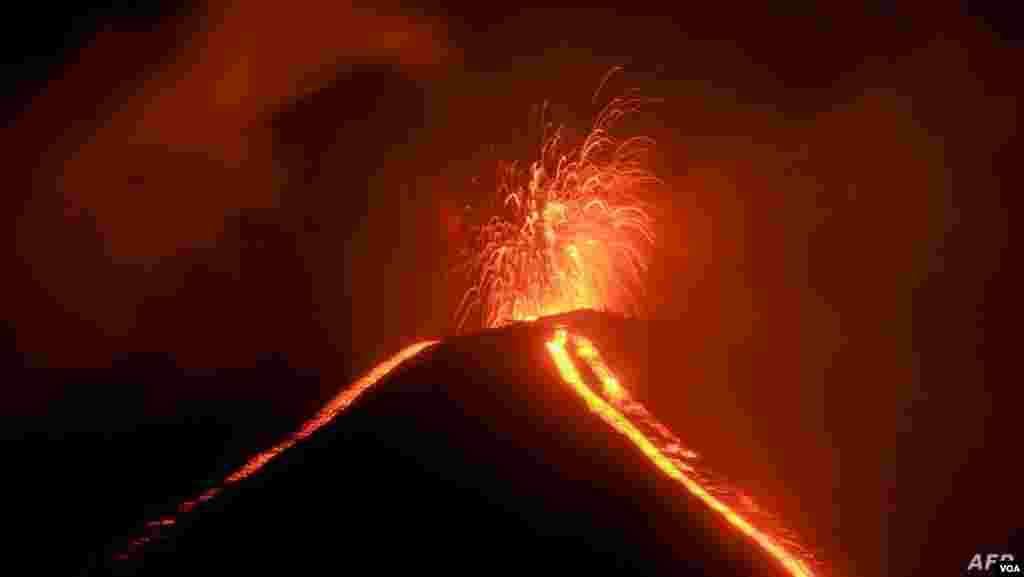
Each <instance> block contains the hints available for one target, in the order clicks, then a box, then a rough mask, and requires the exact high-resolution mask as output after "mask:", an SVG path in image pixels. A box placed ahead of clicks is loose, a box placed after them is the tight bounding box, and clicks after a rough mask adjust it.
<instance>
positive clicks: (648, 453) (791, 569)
mask: <svg viewBox="0 0 1024 577" xmlns="http://www.w3.org/2000/svg"><path fill="white" fill-rule="evenodd" d="M570 338H571V341H572V342H573V344H574V345H575V356H577V357H578V358H580V359H582V360H583V361H584V362H585V363H586V364H587V365H589V367H590V370H591V371H592V372H593V374H594V375H595V377H596V378H597V380H598V381H599V384H600V385H601V389H600V390H601V393H602V394H603V396H602V394H599V393H597V392H595V390H594V389H593V388H592V387H591V386H590V385H588V384H587V382H586V380H585V379H584V376H583V374H582V373H581V372H580V370H579V369H578V368H577V367H576V364H575V363H574V362H573V360H572V356H573V355H572V354H571V352H570V350H568V349H567V348H566V345H567V344H568V342H569V341H570ZM545 344H546V346H547V349H548V352H549V354H550V356H551V359H552V361H553V362H554V364H555V366H556V367H557V369H558V372H559V374H560V375H561V377H562V379H563V380H564V381H565V382H566V383H567V384H568V385H570V386H571V387H572V388H573V389H574V390H575V392H576V393H577V394H578V395H579V396H580V397H582V398H583V400H584V401H585V402H586V404H587V407H588V408H589V409H590V410H591V411H592V412H594V413H596V414H597V415H598V416H599V417H600V418H601V419H602V420H603V421H605V423H607V424H608V425H609V426H611V427H612V428H613V429H615V430H616V431H617V432H619V433H620V434H622V435H624V436H626V437H627V438H628V439H629V440H630V442H632V443H633V444H634V445H635V446H636V447H637V448H638V449H639V450H640V451H641V452H642V453H643V454H644V456H645V457H647V459H648V460H649V461H650V463H651V464H652V465H653V466H654V467H656V468H657V469H659V470H660V471H661V472H662V473H664V474H666V475H668V476H669V477H670V478H672V479H673V480H675V481H676V482H678V483H680V484H681V485H683V486H684V487H685V488H686V490H687V491H688V492H689V493H690V494H691V495H693V496H694V497H696V498H697V499H699V500H700V501H701V502H702V503H704V505H706V506H707V507H709V508H710V509H712V510H713V511H715V512H716V513H717V514H719V515H721V516H722V517H723V518H724V519H725V520H726V521H727V522H728V523H729V525H730V526H732V527H733V528H734V529H735V530H737V531H739V532H740V533H742V534H743V535H745V536H746V537H748V538H749V539H751V540H752V541H754V542H755V543H756V544H757V545H758V546H759V547H760V548H761V549H763V550H764V551H765V552H766V553H768V554H769V555H770V556H771V557H772V558H773V559H775V560H776V561H778V562H779V563H780V564H781V565H782V566H783V567H784V568H785V570H786V572H787V573H788V574H789V575H792V576H793V577H813V576H814V575H815V572H813V571H812V570H811V568H810V563H811V562H812V561H811V559H810V556H809V555H807V554H805V553H803V552H802V551H801V550H800V549H799V547H796V546H791V547H790V548H787V547H786V546H785V545H783V543H782V541H783V539H781V538H779V537H775V536H773V535H770V534H769V533H768V532H767V531H766V530H765V529H762V528H759V527H757V526H755V525H754V524H753V522H752V521H751V520H750V519H748V518H747V517H745V516H744V515H742V514H741V513H739V512H738V511H737V510H736V509H734V508H733V507H731V506H730V505H729V504H727V503H726V502H725V501H724V500H723V499H722V498H721V497H719V496H716V495H715V494H713V492H712V490H710V488H709V487H707V486H705V485H704V484H703V483H702V482H701V476H700V475H699V473H698V471H697V470H696V469H695V467H694V466H693V465H691V464H690V463H687V462H686V460H684V459H695V458H696V457H697V455H696V453H694V452H692V451H690V450H688V449H684V448H682V446H681V444H680V443H679V442H678V439H676V437H675V436H674V435H673V434H672V432H671V431H669V430H668V429H667V428H666V427H664V426H663V425H661V424H660V423H658V422H657V421H656V420H655V419H654V418H653V416H651V415H650V413H648V412H647V410H646V409H645V408H644V407H643V406H642V405H641V404H640V403H638V402H636V401H633V400H631V399H630V397H629V395H628V393H627V392H626V391H625V390H624V389H623V388H622V387H621V386H620V385H619V382H618V380H617V379H616V378H615V376H614V375H613V374H612V373H611V371H610V370H609V368H608V367H607V366H606V365H605V363H604V361H603V360H602V358H601V355H600V353H599V352H598V350H597V347H596V346H595V345H594V343H593V342H591V341H590V340H589V339H587V338H586V337H583V336H580V335H576V334H572V335H570V333H569V332H568V331H567V330H566V329H564V328H560V329H557V330H556V331H555V334H554V335H553V336H552V337H551V338H550V339H549V340H548V341H547V342H546V343H545ZM627 415H629V416H628V417H627ZM630 417H632V418H630ZM645 429H646V430H645ZM787 541H788V540H787Z"/></svg>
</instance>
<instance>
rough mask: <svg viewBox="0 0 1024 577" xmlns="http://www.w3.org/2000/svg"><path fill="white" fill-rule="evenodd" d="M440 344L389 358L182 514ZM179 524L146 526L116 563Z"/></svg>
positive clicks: (181, 510) (163, 521)
mask: <svg viewBox="0 0 1024 577" xmlns="http://www.w3.org/2000/svg"><path fill="white" fill-rule="evenodd" d="M437 342H438V341H431V340H427V341H420V342H418V343H415V344H412V345H409V346H408V347H405V348H404V349H402V350H401V351H399V352H398V353H397V354H395V355H394V356H392V357H391V358H389V359H388V360H386V361H384V362H382V363H380V364H379V365H377V366H375V367H374V368H373V369H372V370H371V371H370V372H369V373H367V374H365V375H363V377H362V378H360V379H359V380H357V381H356V382H354V383H352V386H350V387H348V388H347V389H345V390H344V391H342V392H341V393H339V394H338V395H337V396H335V397H334V398H333V399H331V400H330V401H328V403H327V404H326V405H324V407H323V408H322V409H320V410H319V411H317V413H316V415H314V416H313V417H312V418H310V419H309V420H307V421H306V422H305V423H303V425H302V427H301V428H300V429H299V430H298V431H296V432H295V433H293V434H292V435H291V436H290V437H288V438H287V439H285V440H284V441H281V442H280V443H278V444H276V445H274V446H273V447H270V448H269V449H267V450H265V451H261V452H260V453H258V454H257V455H256V456H255V457H253V458H252V459H250V460H249V461H248V462H247V463H246V464H245V465H243V466H242V467H241V468H239V469H238V470H237V471H235V472H234V473H232V474H230V475H228V476H227V477H226V478H225V479H224V481H223V482H222V483H221V485H220V486H219V487H211V488H209V489H207V490H206V491H204V492H203V493H202V494H201V495H199V496H198V497H196V498H195V499H189V500H188V501H185V502H184V503H182V504H181V505H179V506H178V511H177V512H178V514H185V513H189V512H191V511H192V510H193V509H195V507H196V506H197V505H198V504H199V503H202V502H205V501H209V500H210V499H213V498H214V497H216V496H217V495H218V494H220V492H221V491H223V490H224V488H225V487H227V486H230V485H233V484H235V483H238V482H239V481H242V480H243V479H246V478H248V477H251V476H252V475H254V474H256V472H257V471H259V470H260V469H262V468H263V467H264V466H265V465H266V464H267V463H269V462H270V461H271V460H273V459H274V458H275V457H277V456H278V455H280V454H281V453H283V452H284V451H286V450H288V449H290V448H291V447H293V446H295V445H296V444H297V443H299V442H300V441H302V440H303V439H305V438H306V437H309V436H310V435H312V434H313V433H314V432H316V431H317V430H318V429H320V428H321V427H323V426H324V425H326V424H327V423H329V422H331V421H332V420H333V419H334V418H335V417H337V416H338V414H339V413H341V412H342V411H344V410H345V409H346V408H348V406H349V405H351V404H352V402H353V401H355V400H356V399H357V398H359V396H360V395H362V394H363V393H364V392H366V390H367V389H369V388H370V387H371V386H373V384H374V383H376V382H377V381H379V380H381V379H382V378H384V377H385V376H386V375H387V374H388V373H390V372H391V371H393V370H394V369H395V367H397V366H398V365H400V364H402V363H404V362H405V361H407V360H409V359H411V358H413V357H415V356H416V355H418V354H420V353H421V352H422V351H423V350H424V349H426V348H428V347H430V346H432V345H434V344H437ZM175 523H176V519H175V517H174V516H173V515H169V516H165V517H162V518H160V519H157V520H154V521H149V522H147V523H146V528H147V530H148V534H146V535H144V536H142V537H137V538H135V539H132V540H131V542H130V543H129V547H128V549H127V550H126V551H119V552H117V553H115V554H114V558H115V559H116V560H125V559H128V558H130V557H131V556H132V554H133V553H135V552H137V551H138V550H139V549H140V548H141V547H143V546H144V545H146V544H147V543H148V542H150V541H152V540H153V539H155V538H158V537H159V533H158V530H159V528H160V527H167V526H172V525H174V524H175Z"/></svg>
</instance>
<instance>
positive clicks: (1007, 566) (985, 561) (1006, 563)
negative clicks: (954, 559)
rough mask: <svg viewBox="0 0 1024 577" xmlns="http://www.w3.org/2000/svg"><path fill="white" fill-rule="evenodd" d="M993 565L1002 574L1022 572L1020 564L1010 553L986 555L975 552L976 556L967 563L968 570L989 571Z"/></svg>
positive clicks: (1018, 573)
mask: <svg viewBox="0 0 1024 577" xmlns="http://www.w3.org/2000/svg"><path fill="white" fill-rule="evenodd" d="M993 565H995V566H996V567H997V568H998V569H999V573H1000V574H1016V575H1020V574H1021V570H1020V564H1018V563H1017V561H1016V560H1015V559H1014V558H1013V555H1011V554H1010V553H988V554H986V555H982V554H981V553H975V555H974V557H971V562H970V564H968V565H967V570H968V571H988V570H989V569H991V568H992V566H993Z"/></svg>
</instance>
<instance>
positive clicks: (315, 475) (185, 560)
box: [85, 313, 790, 576]
mask: <svg viewBox="0 0 1024 577" xmlns="http://www.w3.org/2000/svg"><path fill="white" fill-rule="evenodd" d="M638 322H639V321H629V320H624V319H617V318H611V317H607V316H605V315H601V314H597V313H572V314H570V315H565V316H562V317H558V318H553V317H550V318H545V319H541V320H540V321H536V322H532V323H525V324H520V325H513V326H509V327H504V328H501V329H494V330H489V331H484V332H481V333H478V334H474V335H469V336H461V337H454V338H450V339H448V340H445V341H443V342H441V343H439V344H437V345H434V346H432V347H429V348H427V349H425V350H423V351H422V352H421V353H420V354H418V355H416V356H414V357H413V358H411V359H409V360H407V361H405V362H403V363H402V364H400V365H399V366H397V367H396V368H395V369H394V370H393V371H391V372H390V373H388V374H387V375H385V376H384V377H383V378H381V379H380V380H379V381H378V382H376V383H374V384H373V385H372V386H371V387H369V388H368V389H367V390H366V391H365V392H364V393H362V394H361V395H360V396H359V397H358V398H356V399H355V401H354V402H353V403H352V404H351V405H350V406H349V407H348V408H347V409H346V410H345V411H343V412H342V413H341V414H339V415H338V416H337V417H336V418H334V419H332V420H331V421H330V422H328V423H326V424H325V425H324V426H323V427H321V428H320V429H318V430H316V431H315V432H314V433H312V434H311V435H309V436H308V437H307V438H306V439H304V440H303V441H301V442H299V443H297V444H295V445H294V446H293V447H291V448H289V449H287V450H285V451H283V452H281V453H280V454H279V455H277V457H276V458H274V459H273V460H270V461H269V462H267V463H266V464H265V466H264V467H262V468H261V469H259V470H258V471H256V472H255V473H254V474H252V475H250V476H248V477H246V478H244V479H242V480H240V481H238V482H236V483H232V484H230V485H228V486H225V487H224V489H223V491H221V492H220V493H219V494H218V495H217V496H216V497H215V498H212V499H209V500H206V501H203V502H200V503H199V504H198V505H197V506H195V507H194V508H192V509H191V510H190V511H188V512H187V513H184V514H181V515H179V516H178V517H177V519H176V520H175V522H174V523H173V524H172V523H166V525H167V526H165V527H161V534H160V536H159V538H155V539H153V540H152V541H151V542H149V543H148V544H147V545H146V547H145V548H144V549H142V550H140V551H137V552H135V553H133V554H132V555H130V556H128V557H127V558H124V556H123V555H119V554H118V553H117V551H120V550H123V546H124V543H115V544H113V545H112V546H111V549H110V550H109V551H104V552H103V553H102V554H100V555H97V556H96V558H95V559H94V560H93V561H92V563H91V565H90V566H89V567H88V568H87V569H86V571H85V573H86V574H95V575H109V574H115V575H116V574H132V575H136V574H137V575H184V574H243V573H247V572H258V573H259V574H264V573H266V574H276V573H281V574H295V573H298V572H299V571H302V572H309V573H315V572H319V571H323V570H324V569H325V568H330V571H332V572H344V573H350V574H367V573H375V574H377V573H384V574H390V573H397V572H402V573H405V572H413V571H417V572H418V571H430V572H433V571H439V572H444V573H449V572H457V573H463V572H466V573H469V572H472V573H474V574H479V573H480V572H485V573H491V572H492V571H495V570H499V571H501V572H505V571H543V572H544V573H549V572H550V573H554V572H568V573H567V574H583V573H585V572H591V571H599V572H602V571H608V570H616V571H623V572H628V574H632V575H715V576H729V575H745V576H747V575H787V574H790V573H787V571H785V570H784V568H783V566H782V564H781V563H780V562H779V559H777V558H775V557H773V556H772V555H771V554H769V553H768V552H766V551H765V549H764V548H763V547H761V546H758V545H757V544H756V543H755V542H754V540H752V539H750V538H749V536H745V535H743V534H741V532H739V531H737V530H736V529H735V528H734V527H733V526H731V525H730V524H728V523H727V522H726V521H725V519H724V518H723V516H722V515H720V514H719V513H716V512H714V511H712V510H711V509H710V508H709V507H708V506H707V505H706V504H705V503H703V502H702V501H700V500H699V499H697V498H695V497H694V496H693V495H692V494H691V493H690V492H689V491H687V490H686V488H685V487H684V486H682V485H681V484H680V483H678V482H676V481H675V480H673V479H671V478H670V477H669V476H667V475H666V474H664V473H663V472H662V471H659V470H658V469H657V468H656V467H654V466H652V464H651V461H650V460H649V459H648V458H647V457H646V456H645V455H644V454H643V452H642V451H641V450H640V449H638V447H637V446H636V445H635V444H634V443H633V442H631V441H630V440H629V439H628V438H627V437H626V436H624V435H623V434H621V433H619V432H617V431H616V430H614V429H613V428H612V427H610V426H609V425H608V424H607V423H606V422H605V421H604V420H602V419H601V418H600V416H599V415H597V414H596V413H595V412H593V411H592V410H590V408H588V404H587V402H586V401H585V399H584V398H582V397H581V396H580V395H579V394H578V393H577V392H575V391H574V390H573V388H572V387H571V386H569V385H568V384H567V382H566V381H565V380H564V379H563V378H562V376H560V374H559V371H558V368H557V366H556V364H555V362H554V360H553V355H551V354H550V350H549V347H546V346H545V345H546V343H548V342H549V341H550V339H551V338H552V334H553V332H554V331H557V330H558V328H559V327H567V328H568V330H570V331H573V332H579V333H583V334H586V335H587V336H588V337H589V338H590V339H592V340H593V341H594V342H595V343H597V344H598V346H599V348H602V349H609V348H610V349H615V350H622V347H615V346H614V345H613V344H612V341H614V338H615V337H614V335H619V337H620V338H621V336H622V335H624V334H628V333H629V330H630V327H631V326H633V325H631V323H638ZM633 328H635V326H633ZM609 365H610V366H612V367H613V368H615V367H616V362H615V359H610V360H609Z"/></svg>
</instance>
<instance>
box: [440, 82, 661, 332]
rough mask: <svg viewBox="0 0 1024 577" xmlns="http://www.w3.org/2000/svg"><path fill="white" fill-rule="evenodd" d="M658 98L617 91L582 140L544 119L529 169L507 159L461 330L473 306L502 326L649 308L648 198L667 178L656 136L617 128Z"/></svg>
mask: <svg viewBox="0 0 1024 577" xmlns="http://www.w3.org/2000/svg"><path fill="white" fill-rule="evenodd" d="M612 72H615V70H612V71H611V72H609V74H608V75H606V76H605V78H604V80H603V81H602V82H601V85H600V86H599V88H598V90H597V92H596V93H595V100H596V98H597V96H598V95H599V94H600V92H601V87H603V86H604V84H605V83H606V81H607V80H608V77H609V76H610V75H611V73H612ZM649 101H650V99H645V98H642V97H640V96H636V95H628V96H620V97H616V98H613V99H611V101H610V102H608V104H607V105H606V106H605V107H604V108H603V110H601V112H600V113H599V114H598V115H597V118H596V119H595V121H594V124H593V126H592V128H591V130H590V132H589V133H588V135H587V137H586V138H585V139H584V140H583V142H582V143H580V144H578V145H575V146H574V145H571V144H569V143H567V142H566V136H565V132H566V131H565V129H564V127H558V128H557V129H555V130H553V131H549V130H548V128H547V127H545V133H548V134H546V135H545V138H544V142H543V145H542V146H541V149H540V153H539V156H538V158H537V160H535V161H534V162H533V163H532V164H531V165H530V166H529V168H528V169H523V168H522V167H520V165H518V164H517V163H507V164H502V165H499V174H498V197H499V198H500V199H501V206H500V210H499V213H498V214H496V215H491V216H488V217H487V218H486V220H485V221H484V222H483V224H480V225H478V226H477V227H475V230H474V234H473V241H472V243H471V246H470V247H469V249H468V250H467V251H466V257H465V259H464V262H463V263H462V269H463V271H464V272H466V273H468V275H469V277H470V279H471V282H472V286H471V288H470V289H469V290H468V291H467V292H466V293H465V295H464V297H463V299H462V301H461V302H460V303H459V306H458V308H457V311H456V319H457V320H456V322H457V327H458V328H459V329H460V330H461V329H463V328H465V326H466V324H467V322H468V320H469V319H470V318H473V317H472V315H473V314H474V313H476V314H478V315H479V317H480V324H481V325H482V326H484V327H496V326H501V325H505V324H508V323H511V322H514V321H522V320H532V319H536V318H538V317H541V316H546V315H552V314H558V313H563V312H568V311H572V310H577V309H595V310H607V311H614V312H618V313H624V314H634V313H638V312H641V304H642V300H643V299H642V298H641V297H642V291H643V282H642V277H643V275H644V274H645V273H646V270H647V267H648V265H649V263H650V254H651V250H650V249H651V247H652V245H653V243H654V237H655V235H654V228H653V219H652V217H651V214H650V208H649V206H648V204H647V203H645V202H644V201H643V198H644V197H645V196H647V195H646V193H648V192H649V191H650V190H651V189H652V188H654V187H657V186H660V185H661V182H660V181H659V179H658V178H657V177H656V176H655V175H654V174H653V173H652V172H651V171H650V170H649V169H648V164H649V163H648V161H647V157H648V154H649V152H650V150H651V149H652V147H653V141H651V139H649V138H644V137H634V138H626V139H621V138H617V137H615V136H613V134H612V130H613V129H614V127H615V125H616V124H617V123H618V122H619V121H620V120H621V119H622V118H624V117H625V116H627V115H629V114H631V113H633V112H635V111H637V110H638V109H639V108H640V107H641V106H642V105H643V104H644V103H645V102H649Z"/></svg>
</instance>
